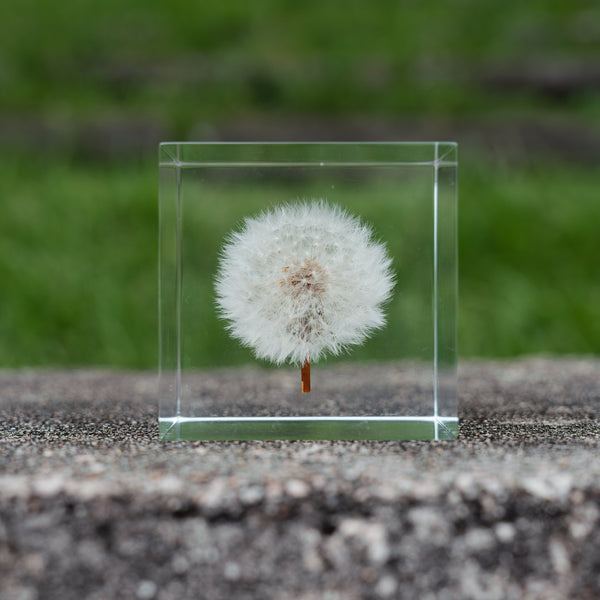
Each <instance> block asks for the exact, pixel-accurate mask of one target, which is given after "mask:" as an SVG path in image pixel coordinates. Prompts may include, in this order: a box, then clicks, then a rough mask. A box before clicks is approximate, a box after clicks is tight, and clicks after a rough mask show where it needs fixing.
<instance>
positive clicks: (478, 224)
mask: <svg viewBox="0 0 600 600" xmlns="http://www.w3.org/2000/svg"><path fill="white" fill-rule="evenodd" d="M599 23H600V6H598V5H597V4H596V3H593V2H587V1H567V0H562V1H556V0H555V1H550V2H548V1H543V2H542V1H535V0H532V1H531V2H511V1H508V2H507V1H503V2H500V1H496V0H490V1H487V2H479V1H475V0H461V1H460V2H453V3H449V2H446V1H442V0H426V1H423V2H389V1H387V0H380V1H378V2H372V3H364V2H347V3H343V4H342V3H339V2H335V1H332V0H321V1H319V2H314V1H312V0H306V1H305V2H302V3H290V2H285V1H283V0H277V1H275V0H271V1H261V2H255V3H248V2H241V1H239V0H230V1H228V2H223V3H221V4H220V5H219V6H214V5H213V4H212V3H188V2H184V1H183V0H175V1H173V2H170V3H164V2H158V1H157V0H146V1H144V2H141V1H139V0H131V1H128V2H125V3H123V2H117V1H116V0H105V1H104V2H102V3H99V2H89V1H86V2H81V1H76V0H64V1H63V2H60V3H53V2H49V1H48V0H19V2H17V0H6V1H5V2H3V3H2V4H1V5H0V39H1V40H2V44H1V46H0V89H1V90H2V93H0V159H1V160H0V203H1V205H0V214H1V217H0V300H1V303H0V306H1V310H0V364H1V365H4V366H27V365H82V364H98V365H111V366H119V367H150V368H152V367H154V365H155V364H156V362H157V342H156V339H157V309H156V280H157V266H156V263H157V229H158V227H157V184H158V178H157V168H156V145H157V143H158V141H160V140H165V139H182V140H185V139H190V140H191V139H235V138H244V137H246V138H248V137H254V138H256V139H269V138H279V139H282V138H283V139H285V138H286V137H288V138H290V139H291V138H294V137H300V136H301V135H305V136H309V137H310V136H312V137H319V138H320V139H340V138H344V139H345V138H347V137H348V136H353V137H362V138H364V139H381V138H385V139H394V138H399V139H408V138H411V139H438V138H441V137H448V136H449V135H450V136H452V137H453V138H455V139H457V140H458V141H459V143H460V148H459V159H460V169H459V198H460V210H459V222H460V234H459V247H460V304H459V308H460V313H459V349H460V353H461V355H462V356H486V357H504V356H513V355H517V354H524V353H561V354H564V353H578V354H581V353H596V354H597V353H600V319H599V318H598V307H599V306H600V267H599V257H600V236H599V235H598V224H599V223H600V202H599V194H598V190H599V189H600V188H599V184H600V169H598V160H599V159H600V143H599V140H600V75H599V73H598V69H597V68H596V67H595V62H597V56H598V52H599V51H600V25H598V24H599Z"/></svg>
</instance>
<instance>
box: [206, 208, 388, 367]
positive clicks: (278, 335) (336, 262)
mask: <svg viewBox="0 0 600 600" xmlns="http://www.w3.org/2000/svg"><path fill="white" fill-rule="evenodd" d="M390 265H391V259H390V257H389V256H388V254H387V251H386V249H385V246H384V245H383V244H381V243H378V242H376V241H375V240H374V239H373V234H372V231H371V229H370V228H369V227H368V226H366V225H364V224H362V223H361V222H360V220H359V219H358V218H356V217H353V216H350V215H348V214H347V213H346V212H345V211H343V210H342V209H341V208H339V207H337V206H331V205H329V204H327V203H326V202H325V201H323V200H320V201H311V202H299V203H297V204H286V205H282V206H279V207H277V208H275V209H272V210H269V211H266V212H263V213H261V214H260V215H258V216H256V217H251V218H247V219H246V220H245V221H244V224H243V226H242V228H241V229H240V230H239V231H235V232H233V233H231V234H230V235H229V237H228V239H227V240H226V243H225V245H224V247H223V249H222V253H221V257H220V263H219V269H218V272H217V276H216V284H215V288H216V299H217V306H218V310H219V313H220V315H221V317H223V318H224V319H225V320H226V321H227V328H228V330H229V332H230V334H231V335H232V336H233V337H234V338H236V339H238V340H240V341H241V342H242V343H243V344H244V345H246V346H250V347H251V348H253V350H254V352H255V354H256V355H257V357H259V358H266V359H269V360H271V361H273V362H275V363H277V364H280V363H283V362H286V361H287V362H290V363H292V364H302V363H303V361H304V360H306V359H308V358H310V361H311V362H313V363H314V362H316V361H318V360H319V359H320V358H322V357H323V356H324V355H325V354H327V353H331V354H334V355H335V354H339V353H340V352H341V351H343V350H345V349H347V348H348V347H349V346H351V345H354V344H360V343H362V342H364V340H365V339H367V338H368V337H369V335H371V333H372V332H374V331H375V330H377V329H379V328H381V327H383V325H384V324H385V314H384V311H383V304H384V303H385V301H386V300H388V299H389V297H390V295H391V291H392V288H393V286H394V282H393V275H392V272H391V268H390Z"/></svg>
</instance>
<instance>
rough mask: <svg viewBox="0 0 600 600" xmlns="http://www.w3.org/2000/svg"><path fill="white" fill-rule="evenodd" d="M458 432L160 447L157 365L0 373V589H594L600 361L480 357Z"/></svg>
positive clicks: (310, 594) (498, 593)
mask: <svg viewBox="0 0 600 600" xmlns="http://www.w3.org/2000/svg"><path fill="white" fill-rule="evenodd" d="M459 383H460V398H461V423H460V435H459V439H458V440H457V441H454V442H243V443H241V442H240V443H235V442H211V443H203V442H177V443H173V442H162V441H160V440H159V439H158V426H157V409H156V401H155V395H156V392H155V388H156V378H155V376H154V375H153V374H147V373H119V372H105V371H22V372H7V371H5V372H0V600H17V599H19V600H43V599H54V598H60V599H64V600H70V599H77V600H82V599H89V600H92V599H93V600H99V599H105V598H106V599H115V598H117V599H118V598H127V599H137V598H139V599H154V598H155V599H157V600H169V599H178V600H179V599H187V598H208V599H213V598H214V599H221V598H223V599H242V598H243V599H246V598H247V599H265V600H267V599H273V600H284V599H288V598H289V599H298V600H313V599H321V598H323V599H331V600H333V599H336V600H337V599H340V600H342V599H344V600H354V599H359V598H373V599H379V598H402V599H403V598H407V599H409V598H410V599H416V598H418V599H419V600H423V599H437V598H439V599H444V600H453V599H460V600H465V599H471V598H473V599H478V600H485V599H498V600H505V599H512V598H515V599H517V598H527V599H529V598H532V599H538V598H539V599H544V600H552V599H558V598H570V599H573V598H577V599H583V600H585V599H596V598H600V458H599V452H598V451H599V449H600V448H599V446H600V420H599V419H598V409H599V407H600V360H597V359H564V360H558V359H527V360H520V361H513V362H506V363H490V362H479V363H478V362H472V363H468V364H465V365H463V366H462V367H461V370H460V380H459Z"/></svg>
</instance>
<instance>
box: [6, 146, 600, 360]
mask: <svg viewBox="0 0 600 600" xmlns="http://www.w3.org/2000/svg"><path fill="white" fill-rule="evenodd" d="M462 168H463V169H465V170H468V175H466V176H460V177H459V193H460V209H459V214H460V218H459V221H460V235H459V240H460V242H459V245H460V315H459V348H460V353H461V355H463V356H475V355H478V356H512V355H515V354H521V353H539V352H547V353H598V352H600V320H598V318H597V307H598V306H600V277H599V274H600V273H599V267H598V256H599V253H598V248H599V245H600V242H599V239H598V233H597V228H598V223H600V203H599V202H598V194H597V190H598V189H599V185H600V172H598V171H590V170H584V169H575V168H570V169H568V170H562V169H552V168H539V169H535V170H531V169H530V168H510V169H509V168H507V167H505V168H500V167H498V166H497V165H495V166H494V165H489V164H484V163H481V164H476V163H469V164H467V165H463V167H462ZM2 171H3V176H2V178H1V179H0V194H1V195H2V197H4V198H10V202H8V203H5V206H4V208H3V219H2V221H1V225H0V256H2V260H0V279H1V281H2V311H1V313H0V327H1V330H2V337H1V339H0V362H1V363H2V364H4V365H7V366H19V365H24V364H26V365H58V364H62V365H79V364H107V365H118V366H121V367H151V366H153V365H155V364H156V361H157V350H156V347H157V343H156V340H157V308H156V306H157V252H158V249H157V237H158V236H157V200H156V196H157V191H156V190H157V183H158V178H157V174H156V168H155V167H154V165H152V166H150V165H139V164H138V165H136V164H125V165H119V164H112V165H102V166H99V165H72V164H71V165H70V164H65V163H64V161H63V160H61V159H60V158H57V159H48V158H44V159H37V160H35V159H30V160H28V161H27V162H23V161H20V160H18V161H12V162H11V161H10V159H6V160H4V162H3V166H2ZM221 217H222V219H223V221H224V222H225V223H229V222H230V218H231V217H230V215H229V214H228V213H227V209H224V210H223V211H221V210H220V209H219V206H218V204H216V205H215V208H214V212H213V214H212V219H213V220H214V221H215V223H216V222H218V221H219V218H221ZM227 227H228V225H225V224H223V225H222V226H221V228H222V229H224V230H225V229H227ZM208 347H210V344H208ZM203 360H206V361H207V362H210V358H207V357H204V358H203ZM219 360H220V359H219V354H218V353H216V352H215V362H218V361H219Z"/></svg>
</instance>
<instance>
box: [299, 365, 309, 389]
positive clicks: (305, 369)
mask: <svg viewBox="0 0 600 600" xmlns="http://www.w3.org/2000/svg"><path fill="white" fill-rule="evenodd" d="M300 373H301V374H302V393H303V394H307V393H308V392H310V361H309V360H308V358H305V359H304V362H303V363H302V368H301V370H300Z"/></svg>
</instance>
